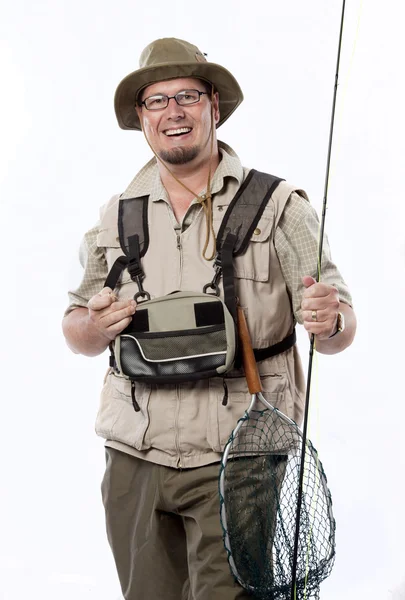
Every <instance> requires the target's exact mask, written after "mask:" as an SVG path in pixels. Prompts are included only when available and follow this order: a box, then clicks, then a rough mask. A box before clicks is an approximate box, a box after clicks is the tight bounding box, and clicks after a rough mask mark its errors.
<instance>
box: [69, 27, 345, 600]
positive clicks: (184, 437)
mask: <svg viewBox="0 0 405 600" xmlns="http://www.w3.org/2000/svg"><path fill="white" fill-rule="evenodd" d="M242 100H243V95H242V92H241V89H240V87H239V84H238V83H237V81H236V79H235V78H234V76H233V75H232V74H231V73H230V72H229V71H227V70H226V69H225V68H224V67H222V66H220V65H218V64H215V63H211V62H208V61H207V60H206V58H205V56H204V54H203V53H201V52H200V50H198V48H197V47H195V46H193V45H192V44H189V43H188V42H185V41H183V40H178V39H174V38H168V39H162V40H157V41H155V42H153V43H151V44H150V45H149V46H148V47H147V48H146V49H145V50H144V51H143V53H142V55H141V59H140V68H139V69H138V70H136V71H134V72H133V73H131V74H130V75H128V76H127V77H126V78H125V79H124V80H123V81H122V82H121V83H120V84H119V86H118V88H117V91H116V94H115V111H116V115H117V119H118V123H119V125H120V127H121V128H123V129H129V130H135V131H143V134H144V136H145V138H146V141H147V143H148V144H149V146H150V148H151V151H152V152H153V157H152V159H151V160H150V161H149V162H148V163H147V164H146V165H145V166H144V167H143V168H142V169H141V171H140V172H139V173H138V174H137V175H136V176H135V178H134V179H133V180H132V181H131V182H130V184H129V185H128V187H127V188H126V190H125V191H124V192H123V193H122V194H121V195H117V196H113V197H112V198H111V200H110V201H109V202H107V204H105V205H104V206H103V207H102V209H101V212H100V219H99V221H98V222H97V224H96V225H95V226H94V227H93V228H92V229H91V230H90V231H88V232H87V233H86V234H85V237H84V240H83V243H82V246H81V249H80V260H81V263H82V266H83V268H84V273H83V279H82V282H81V284H80V285H79V287H78V288H77V289H75V290H72V291H70V292H69V299H70V303H69V307H68V308H67V311H66V314H65V317H64V319H63V330H64V334H65V337H66V340H67V343H68V345H69V347H70V348H71V349H72V350H73V352H75V353H81V354H84V355H86V356H96V355H98V354H100V353H102V352H104V351H105V350H106V349H107V347H108V346H110V347H111V348H113V347H114V346H113V342H114V340H115V339H116V337H117V336H118V335H119V334H120V333H121V332H123V331H124V329H126V328H131V327H132V328H133V327H134V323H135V322H137V323H138V324H139V322H140V321H142V324H143V327H144V328H146V330H147V327H148V316H147V315H146V313H145V308H143V307H142V302H141V301H142V300H144V299H145V298H144V296H145V295H146V294H150V295H151V297H152V299H154V298H166V297H168V295H170V294H171V293H172V292H174V291H176V290H180V291H184V292H190V291H191V292H196V293H197V292H201V291H202V290H203V287H204V285H206V284H207V282H210V281H211V280H213V277H214V273H218V271H214V269H213V266H218V265H216V262H215V260H214V259H215V253H216V238H217V237H218V236H219V231H220V226H221V223H222V219H223V217H224V215H225V213H226V212H227V208H228V207H229V206H230V205H231V204H232V200H233V198H234V197H235V195H236V194H237V193H238V192H241V190H242V189H244V188H243V186H244V185H245V184H246V182H247V181H248V180H247V177H248V176H249V173H250V169H248V168H246V167H243V166H242V165H241V163H240V160H239V158H238V156H237V155H236V153H235V152H234V151H233V150H232V149H231V148H230V147H229V146H228V145H226V144H225V143H223V142H220V141H218V140H217V135H216V131H217V129H218V127H220V126H221V125H222V123H224V121H225V120H226V119H228V118H229V117H230V115H231V114H232V113H233V112H234V110H236V108H237V107H238V106H239V104H240V103H241V102H242ZM245 151H246V149H245ZM269 167H270V169H271V165H270V166H269ZM246 185H247V184H246ZM245 187H246V186H245ZM250 190H251V191H250V194H251V195H252V197H253V196H254V194H255V193H258V192H257V191H256V192H255V189H253V190H252V188H250ZM260 199H261V198H260ZM134 200H136V202H138V200H142V202H143V204H142V206H146V207H147V208H146V209H145V210H144V211H143V212H142V213H141V212H138V213H137V212H136V211H135V210H133V212H131V211H130V210H129V211H127V210H126V208H125V207H127V206H131V207H134V206H135V205H137V204H136V202H133V201H134ZM145 202H146V203H145ZM131 203H132V204H131ZM246 206H247V208H248V205H246ZM246 217H247V218H248V215H246ZM129 226H131V227H132V228H133V229H134V228H135V230H136V231H137V232H138V233H137V235H135V236H131V238H133V240H135V241H133V242H130V241H128V240H129V238H128V240H127V239H126V236H125V235H124V233H123V232H125V231H127V228H128V227H129ZM318 230H319V222H318V218H317V215H316V213H315V211H314V210H313V209H312V208H311V206H310V204H309V201H308V198H307V196H306V194H305V192H304V191H302V190H301V189H298V188H295V187H294V186H291V185H289V184H287V183H286V182H284V181H281V182H280V183H279V185H278V187H277V188H276V189H275V191H273V193H272V194H271V196H270V198H268V200H267V204H266V206H265V207H264V212H263V214H262V215H261V217H260V220H259V221H258V222H257V227H255V228H254V230H253V231H252V232H251V237H250V238H249V243H248V247H247V249H246V251H245V252H244V253H243V254H242V255H240V256H238V257H237V258H236V259H235V260H234V261H233V268H232V271H231V279H232V280H233V284H232V285H234V286H235V295H236V296H237V297H238V298H239V302H240V305H241V306H242V307H243V310H244V312H245V314H246V315H247V321H248V326H249V331H250V335H251V338H252V341H253V346H254V347H255V348H257V349H259V350H261V351H262V354H261V360H260V363H259V368H260V373H261V378H262V386H263V389H264V393H265V394H269V397H270V398H271V399H272V401H274V402H275V404H276V405H277V407H278V408H279V409H280V410H281V411H283V412H284V413H286V414H287V415H288V416H289V417H290V418H292V419H294V420H295V421H296V422H300V421H301V419H302V412H303V399H304V392H305V381H304V376H303V372H302V368H301V362H300V359H299V355H298V350H297V347H296V344H295V338H294V335H293V332H294V326H295V324H296V323H297V322H298V323H300V324H303V325H304V327H305V329H306V330H307V331H308V333H309V334H310V333H314V334H315V336H316V348H317V350H318V351H319V352H323V353H325V354H334V353H336V352H340V351H341V350H344V349H345V348H346V347H348V346H349V345H350V344H351V342H352V340H353V338H354V335H355V329H356V319H355V315H354V312H353V310H352V308H351V297H350V293H349V290H348V288H347V286H346V284H345V283H344V281H343V279H342V277H341V275H340V273H339V271H338V269H337V267H336V265H335V264H334V263H333V262H332V260H331V257H330V251H329V246H328V243H327V240H326V239H325V242H324V246H323V258H322V278H321V279H322V282H320V283H316V280H315V277H316V272H317V246H318ZM140 235H141V236H143V238H144V239H143V241H142V242H139V239H140ZM127 242H128V244H129V245H130V247H131V248H135V250H134V251H132V250H130V252H132V254H131V256H132V258H134V263H133V264H132V266H131V264H130V265H129V267H131V269H132V271H131V276H130V275H129V273H128V271H127V270H126V269H125V270H124V271H123V272H122V275H121V277H120V280H119V282H117V279H118V277H115V278H114V277H113V278H111V273H113V272H114V271H116V270H117V268H118V267H117V265H121V268H122V266H123V265H124V266H125V265H127V262H125V261H124V263H122V256H123V255H126V254H128V251H127V247H126V243H127ZM137 244H140V246H139V245H137ZM146 246H147V251H146V252H140V248H141V249H142V248H143V249H145V247H146ZM135 259H136V260H135ZM120 261H121V262H120ZM134 264H135V266H136V268H133V267H134ZM140 265H141V266H142V269H141V268H140ZM231 266H232V263H231ZM232 273H233V275H234V277H232ZM107 276H108V279H107ZM111 281H113V284H112V286H113V287H114V289H111V288H110V287H109V286H107V285H105V284H106V283H108V282H111ZM213 281H216V284H215V285H218V290H217V291H218V293H219V296H220V297H221V298H223V297H224V285H223V281H222V280H221V279H220V278H219V277H218V278H217V279H214V280H213ZM229 283H230V282H229V279H228V283H227V286H225V287H227V288H229ZM146 290H147V292H146ZM134 295H135V298H136V299H137V300H138V304H137V302H136V301H135V299H134ZM225 295H226V291H225ZM210 298H211V299H212V296H210ZM207 299H208V297H207ZM142 310H143V312H142ZM141 314H142V315H143V316H142V318H141ZM134 315H136V317H135V316H134ZM164 316H165V315H163V316H162V318H163V317H164ZM211 316H212V314H211ZM201 318H202V317H201V315H200V320H201ZM205 318H206V315H204V317H203V318H202V320H203V322H204V324H206V323H205V321H204V319H205ZM136 319H138V320H136ZM175 320H177V315H176V319H175ZM286 340H290V342H289V344H288V345H286V344H284V346H283V347H282V348H281V347H280V345H279V343H280V342H281V341H282V342H283V343H284V342H285V341H286ZM173 342H175V340H174V338H173ZM276 344H277V347H278V350H277V352H273V354H271V352H268V351H269V350H271V349H272V348H273V347H275V345H276ZM280 348H281V349H280ZM197 350H198V349H197ZM152 362H153V361H152ZM155 362H159V361H155ZM163 366H164V365H163ZM163 366H162V365H158V367H157V368H160V367H161V368H163ZM224 389H226V392H224ZM249 403H250V394H249V392H248V389H247V385H246V380H245V377H244V375H243V373H242V372H241V371H240V370H237V369H233V370H232V371H231V372H230V373H227V376H226V377H223V378H222V379H221V378H215V377H210V378H206V379H203V378H201V379H200V378H199V377H198V376H195V377H192V378H191V379H190V380H187V381H184V382H180V383H176V384H166V383H161V381H160V380H157V381H156V382H154V381H153V380H152V381H147V382H145V381H139V382H138V381H136V382H135V383H134V382H133V381H132V382H131V381H130V380H129V379H128V378H125V377H123V376H122V372H121V371H120V369H119V368H118V366H117V363H116V361H115V356H114V354H113V355H112V357H111V358H110V368H109V370H108V373H107V375H106V377H105V381H104V386H103V389H102V394H101V404H100V409H99V413H98V416H97V423H96V431H97V433H98V434H99V435H100V436H102V437H103V438H105V440H106V442H105V445H106V460H107V466H106V471H105V475H104V479H103V483H102V494H103V502H104V507H105V511H106V523H107V534H108V539H109V542H110V545H111V548H112V551H113V554H114V558H115V562H116V566H117V571H118V575H119V579H120V582H121V587H122V593H123V595H124V598H125V599H126V600H236V599H246V600H247V599H248V598H252V596H251V595H250V594H248V593H247V592H246V591H245V590H244V589H242V588H241V587H240V586H239V584H238V583H236V582H235V581H234V579H233V577H232V576H231V574H230V570H229V567H228V563H227V554H226V551H225V550H224V547H223V542H222V529H221V524H220V519H219V498H218V483H217V481H218V473H219V461H220V459H221V452H222V450H223V448H224V445H225V444H226V442H227V440H228V438H229V435H230V433H231V431H232V429H233V428H234V426H235V423H236V421H237V420H238V419H239V418H240V417H241V416H242V415H243V414H244V411H245V410H246V408H247V407H248V405H249Z"/></svg>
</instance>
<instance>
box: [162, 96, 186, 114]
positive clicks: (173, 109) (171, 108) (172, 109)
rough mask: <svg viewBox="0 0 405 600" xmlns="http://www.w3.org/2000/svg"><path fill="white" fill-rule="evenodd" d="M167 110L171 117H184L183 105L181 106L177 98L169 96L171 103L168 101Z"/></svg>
mask: <svg viewBox="0 0 405 600" xmlns="http://www.w3.org/2000/svg"><path fill="white" fill-rule="evenodd" d="M166 111H167V115H168V116H169V117H170V118H174V117H183V116H184V110H183V107H182V106H180V105H179V104H177V102H176V99H175V98H169V103H168V105H167V107H166Z"/></svg>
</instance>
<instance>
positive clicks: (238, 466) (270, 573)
mask: <svg viewBox="0 0 405 600" xmlns="http://www.w3.org/2000/svg"><path fill="white" fill-rule="evenodd" d="M302 443H303V440H302V433H301V431H300V429H299V427H298V426H297V425H296V424H295V423H294V422H293V421H290V420H289V419H288V418H287V417H285V416H284V415H283V414H282V413H280V412H279V411H278V410H277V409H275V408H265V409H263V410H262V409H261V404H260V403H258V404H256V405H255V407H254V408H253V409H252V410H249V411H248V412H246V413H245V415H244V416H243V417H242V418H241V419H240V421H239V422H238V426H237V427H236V428H235V430H234V432H233V434H232V436H231V438H230V440H229V442H228V445H227V447H226V448H225V451H224V458H223V460H222V465H221V472H220V481H219V484H220V503H221V522H222V527H223V530H224V543H225V548H226V550H227V552H228V560H229V564H230V567H231V570H232V572H233V574H234V576H235V578H236V579H237V580H238V582H239V583H240V584H241V585H243V587H245V588H246V589H247V590H249V591H250V592H251V593H252V596H253V598H257V599H258V600H289V599H290V598H291V586H292V565H293V555H294V540H295V529H296V511H297V497H298V487H299V473H300V463H301V449H302ZM334 555H335V521H334V518H333V514H332V500H331V495H330V492H329V490H328V487H327V481H326V476H325V473H324V471H323V467H322V464H321V463H320V461H319V459H318V455H317V452H316V450H315V448H314V447H313V446H312V444H311V443H310V442H308V441H307V448H306V458H305V466H304V483H303V496H302V504H301V516H300V527H299V543H298V562H297V574H296V586H295V590H296V593H295V596H293V597H295V598H296V599H297V600H301V599H302V600H307V599H309V598H315V599H317V598H319V585H320V583H321V581H323V580H324V579H325V578H326V577H327V576H328V575H329V573H330V571H331V569H332V566H333V561H334Z"/></svg>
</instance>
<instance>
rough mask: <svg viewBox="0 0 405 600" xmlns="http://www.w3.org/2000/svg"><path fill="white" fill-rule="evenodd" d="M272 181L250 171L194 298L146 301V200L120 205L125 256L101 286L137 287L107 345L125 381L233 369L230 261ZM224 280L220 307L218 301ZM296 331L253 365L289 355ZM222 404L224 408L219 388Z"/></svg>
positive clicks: (180, 294)
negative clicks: (131, 307) (127, 316)
mask: <svg viewBox="0 0 405 600" xmlns="http://www.w3.org/2000/svg"><path fill="white" fill-rule="evenodd" d="M280 181H282V180H281V179H280V178H278V177H274V176H272V175H268V174H266V173H260V172H258V171H255V170H253V169H252V170H251V171H250V172H249V174H248V176H247V177H246V179H245V181H244V182H243V184H242V186H241V187H240V188H239V190H238V192H237V193H236V195H235V197H234V198H233V200H232V201H231V203H230V204H229V206H228V209H227V211H226V212H225V214H224V217H223V219H222V222H221V226H220V229H219V231H218V235H217V240H216V256H215V260H214V263H213V266H214V273H213V278H212V281H210V282H208V283H207V284H206V285H204V287H203V290H201V291H175V292H172V293H171V294H168V295H166V296H161V297H158V298H153V299H151V297H150V294H149V293H148V291H146V290H145V289H144V288H143V285H142V281H143V279H144V272H143V270H142V264H141V259H142V257H143V256H144V255H145V253H146V251H147V249H148V245H149V232H148V223H147V214H148V200H149V197H148V196H141V197H138V198H121V199H120V201H119V209H118V232H119V239H120V245H121V249H122V250H123V252H124V255H123V256H121V257H119V258H118V259H117V260H116V261H115V263H114V264H113V266H112V268H111V270H110V272H109V274H108V276H107V279H106V281H105V284H104V286H105V287H110V288H111V289H114V288H115V287H116V285H117V283H118V280H119V278H120V276H121V273H122V271H123V270H124V269H128V272H129V275H130V277H131V279H132V280H133V281H134V282H135V283H136V284H137V286H138V292H137V293H136V294H135V296H134V299H135V300H136V302H137V308H136V312H135V314H134V315H133V317H132V320H131V323H130V325H129V326H128V327H127V328H126V329H124V330H123V331H122V332H121V333H120V334H119V335H118V336H117V337H116V338H115V340H114V342H113V343H112V344H111V345H110V350H111V357H110V365H111V366H112V367H113V368H114V370H115V372H116V374H117V375H120V376H122V377H125V378H127V379H129V380H130V381H131V391H132V401H133V404H134V408H135V410H139V406H138V404H137V402H136V399H135V382H136V381H143V382H150V383H155V384H165V383H181V382H186V381H198V380H200V379H204V378H208V377H218V376H220V377H223V376H224V375H225V374H226V373H228V372H229V371H231V370H232V369H233V368H234V367H235V366H240V361H239V360H238V351H237V335H236V321H237V316H236V314H237V311H236V297H235V286H234V268H233V259H234V257H235V256H239V255H241V254H243V253H244V252H245V251H246V248H247V247H248V244H249V241H250V238H251V236H252V234H253V231H254V230H255V228H256V226H257V224H258V222H259V220H260V218H261V216H262V214H263V211H264V209H265V207H266V205H267V203H268V201H269V199H270V197H271V195H272V193H273V192H274V190H275V189H276V187H277V186H278V184H279V183H280ZM221 278H222V280H223V289H224V299H223V300H222V299H221V298H220V296H219V285H218V284H219V281H220V279H221ZM295 341H296V335H295V330H294V331H293V332H292V333H291V334H290V335H289V336H287V337H286V338H285V339H284V340H282V341H281V342H279V343H277V344H274V345H273V346H269V347H268V348H262V349H260V350H254V352H255V357H256V360H257V361H260V360H264V359H265V358H268V357H270V356H275V355H276V354H279V353H281V352H284V351H285V350H287V349H288V348H291V347H292V346H293V345H294V343H295ZM224 388H225V395H224V404H226V400H227V392H226V385H225V381H224Z"/></svg>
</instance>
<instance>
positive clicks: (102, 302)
mask: <svg viewBox="0 0 405 600" xmlns="http://www.w3.org/2000/svg"><path fill="white" fill-rule="evenodd" d="M104 289H107V288H104ZM113 302H114V300H113V298H112V296H111V292H108V293H101V292H100V294H96V295H95V296H93V297H92V298H90V300H89V301H88V303H87V308H89V309H90V310H102V309H103V308H106V307H107V306H110V305H111V304H112V303H113Z"/></svg>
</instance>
